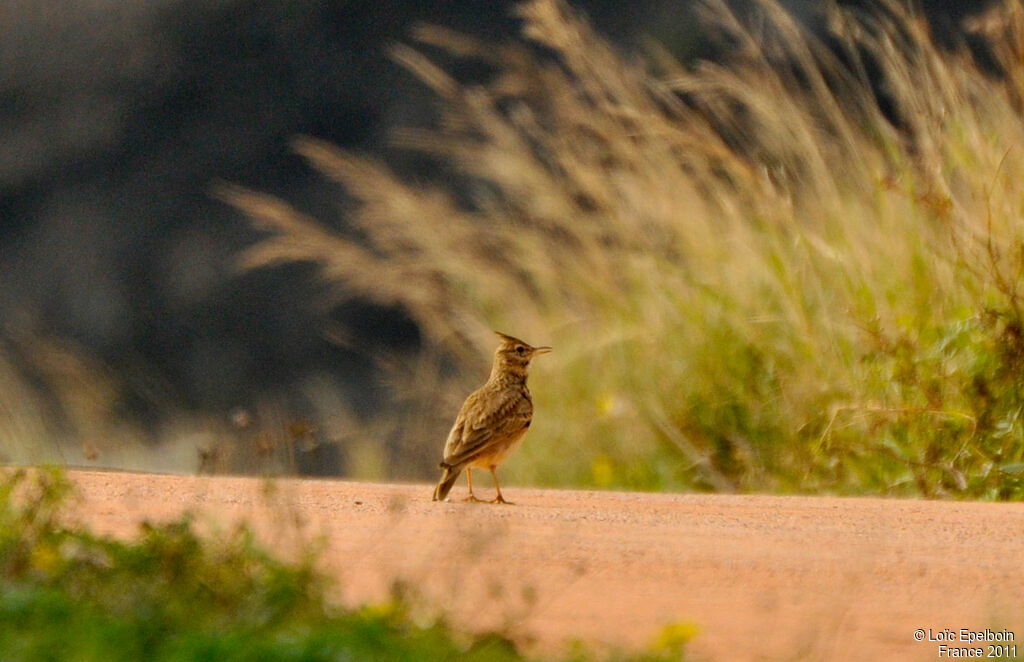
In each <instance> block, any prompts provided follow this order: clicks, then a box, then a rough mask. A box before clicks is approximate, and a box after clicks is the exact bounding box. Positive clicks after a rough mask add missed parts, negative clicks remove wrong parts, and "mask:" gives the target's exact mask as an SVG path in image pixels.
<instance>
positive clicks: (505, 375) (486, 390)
mask: <svg viewBox="0 0 1024 662" xmlns="http://www.w3.org/2000/svg"><path fill="white" fill-rule="evenodd" d="M495 333H498V332H497V331H495ZM498 337H499V338H501V345H499V346H498V349H497V350H496V351H495V352H494V366H493V367H492V368H491V376H490V378H489V379H488V380H487V383H486V384H484V385H483V386H481V387H480V388H478V389H477V390H476V391H474V392H473V393H472V394H471V395H470V396H469V397H468V398H466V402H464V403H463V405H462V409H460V410H459V415H458V416H457V417H456V418H455V425H454V426H452V431H451V432H449V433H448V441H446V442H445V445H444V460H443V461H442V462H441V468H442V469H444V474H442V476H441V480H440V481H439V482H438V484H437V488H436V489H434V501H443V500H444V498H445V497H447V496H448V492H450V491H451V489H452V485H454V484H455V481H456V479H458V477H459V474H460V473H462V469H463V467H465V469H466V477H467V478H468V479H469V500H470V501H480V499H477V498H476V496H475V495H474V494H473V473H472V471H473V468H474V467H476V468H479V469H487V470H488V471H490V472H491V476H493V477H494V489H495V490H497V492H498V496H497V498H495V499H494V500H493V501H491V503H510V502H508V501H505V499H504V498H503V497H502V496H501V487H500V486H499V485H498V475H497V474H496V473H494V470H495V469H497V468H498V465H500V464H501V463H502V461H504V459H505V458H506V457H508V455H509V453H511V452H512V451H513V450H515V448H516V447H517V446H518V445H519V442H521V441H522V440H523V436H524V435H525V434H526V431H527V429H529V427H530V421H531V420H532V419H533V399H532V398H531V397H530V389H529V388H527V386H526V376H527V373H528V372H529V369H530V361H531V360H532V359H533V357H534V356H536V355H537V354H544V353H546V352H550V351H551V348H550V347H531V346H530V345H528V344H526V343H525V342H523V341H522V340H519V339H518V338H513V337H512V336H507V335H505V334H504V333H498Z"/></svg>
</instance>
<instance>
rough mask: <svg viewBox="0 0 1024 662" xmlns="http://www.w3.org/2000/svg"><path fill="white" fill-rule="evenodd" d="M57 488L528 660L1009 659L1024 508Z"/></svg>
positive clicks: (597, 495) (131, 523)
mask: <svg viewBox="0 0 1024 662" xmlns="http://www.w3.org/2000/svg"><path fill="white" fill-rule="evenodd" d="M70 475H71V477H72V479H73V480H74V481H75V483H77V485H78V486H79V488H80V492H81V500H80V502H79V506H78V508H79V510H78V511H77V512H80V513H81V516H82V519H83V520H84V521H86V522H88V523H89V524H90V525H91V526H92V527H93V528H94V529H95V530H97V531H98V532H102V533H109V534H114V535H118V536H130V535H133V534H134V532H135V531H137V526H138V523H139V522H140V521H142V520H145V519H148V520H150V521H161V520H165V519H168V518H173V517H176V516H178V515H179V514H181V513H182V512H184V511H186V510H188V511H192V512H194V513H196V514H197V516H198V520H199V521H200V522H203V523H204V526H210V527H214V528H215V529H216V528H217V527H220V529H221V530H223V528H224V527H229V526H231V525H232V524H233V523H235V522H237V521H238V520H240V519H245V520H247V521H250V522H252V523H253V525H254V527H255V528H256V529H257V531H258V532H259V534H260V536H261V537H262V539H263V540H264V542H265V543H266V544H268V545H270V546H272V547H273V548H274V549H277V550H280V551H282V552H287V551H288V550H294V549H296V547H301V546H304V545H308V544H311V542H313V541H315V540H317V539H320V540H321V543H322V544H324V545H325V550H324V553H323V565H324V570H325V571H326V572H327V573H329V574H331V575H333V576H335V577H337V579H338V580H339V587H340V588H339V589H338V590H339V591H340V592H341V595H340V596H339V597H340V598H341V599H343V600H344V601H346V602H351V603H358V602H362V601H368V600H369V601H372V600H380V599H383V598H385V597H386V596H387V595H388V592H389V590H390V587H391V586H392V585H393V584H394V583H395V582H396V581H397V582H402V583H404V584H406V585H408V586H410V587H412V588H413V590H414V591H415V593H416V594H417V595H418V596H419V598H418V599H419V600H422V604H424V605H430V608H431V609H439V610H442V611H443V612H444V613H446V614H448V615H449V616H450V617H451V618H452V620H453V621H454V622H455V623H456V624H457V625H459V626H461V627H465V628H471V629H479V630H485V629H488V628H504V629H505V630H507V631H508V632H510V633H511V634H512V635H513V637H514V638H515V639H517V640H518V641H520V642H521V643H523V644H524V645H525V646H526V648H527V650H529V651H532V652H536V653H552V654H556V653H558V652H560V651H561V649H562V647H563V646H564V645H565V644H566V641H567V640H571V639H574V638H579V639H582V640H584V641H586V642H588V643H590V644H592V645H595V646H598V647H603V646H614V647H623V648H626V649H632V648H638V647H644V646H646V645H648V644H649V643H650V642H651V641H652V640H653V639H654V638H655V637H656V636H657V634H658V633H659V631H660V630H661V629H662V627H664V626H665V625H666V624H670V623H683V624H693V625H695V626H696V627H697V629H698V634H697V635H696V637H695V638H694V639H693V640H692V642H691V644H690V646H689V648H688V650H689V651H690V652H691V653H692V656H693V657H695V658H697V659H707V660H716V661H722V660H736V661H739V662H742V661H745V660H869V659H870V660H934V659H939V653H940V650H939V646H940V642H938V641H928V640H927V639H928V638H929V634H928V632H929V630H930V631H931V635H930V636H931V638H936V637H937V636H938V635H940V634H941V633H942V631H944V629H946V628H948V629H950V630H952V631H954V634H953V636H954V637H955V638H959V635H960V630H961V628H970V629H972V630H982V631H983V630H984V629H985V628H990V629H992V630H993V631H998V632H1002V631H1003V629H1004V628H1005V629H1007V630H1008V631H1010V632H1012V633H1013V635H1014V637H1015V639H1016V643H1017V644H1018V646H1019V649H1018V655H1019V656H1020V657H1021V658H1024V564H1022V563H1021V561H1022V557H1024V504H994V503H950V502H934V501H911V500H885V499H837V498H824V497H822V498H805V497H771V496H718V495H686V494H684V495H660V494H633V493H619V492H583V491H557V490H536V489H522V488H516V487H515V486H508V487H506V489H505V490H504V491H505V496H506V497H507V498H509V499H510V500H512V501H515V502H516V504H517V505H514V506H491V505H487V504H472V503H465V502H460V501H455V502H451V503H432V502H431V501H430V493H431V490H432V486H429V485H378V484H370V483H352V482H341V481H317V480H275V481H273V482H272V483H268V482H267V481H263V480H259V479H251V478H221V477H218V478H208V477H186V476H166V475H152V474H131V473H116V472H91V471H75V472H71V474H70ZM481 488H485V486H484V485H481V486H479V487H478V490H479V492H481V493H486V494H489V492H487V491H485V489H481ZM465 493H466V491H465V486H464V482H462V483H460V485H459V486H457V487H456V489H455V490H454V491H453V496H454V497H455V498H459V499H461V498H462V497H463V496H464V495H465ZM919 628H921V629H923V630H924V631H925V638H926V640H925V641H923V642H918V641H916V640H915V630H917V629H919ZM941 643H946V644H947V645H952V646H955V647H967V646H969V645H970V646H980V647H981V648H982V649H983V651H985V652H988V650H987V647H988V644H984V643H976V644H968V643H965V642H961V641H958V640H956V639H955V640H954V641H952V642H941Z"/></svg>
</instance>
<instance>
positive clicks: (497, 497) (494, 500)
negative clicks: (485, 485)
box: [488, 494, 516, 506]
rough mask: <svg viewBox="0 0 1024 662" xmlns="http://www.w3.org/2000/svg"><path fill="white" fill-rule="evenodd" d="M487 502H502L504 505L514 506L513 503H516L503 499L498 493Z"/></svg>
mask: <svg viewBox="0 0 1024 662" xmlns="http://www.w3.org/2000/svg"><path fill="white" fill-rule="evenodd" d="M488 503H503V504H505V505H506V506H514V505H516V504H514V503H512V502H511V501H505V497H503V496H501V495H500V494H499V495H498V496H496V497H494V499H492V500H491V501H489V502H488Z"/></svg>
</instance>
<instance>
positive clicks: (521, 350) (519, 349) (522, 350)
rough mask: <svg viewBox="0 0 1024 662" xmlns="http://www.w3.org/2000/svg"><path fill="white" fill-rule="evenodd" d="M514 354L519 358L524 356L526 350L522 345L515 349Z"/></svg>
mask: <svg viewBox="0 0 1024 662" xmlns="http://www.w3.org/2000/svg"><path fill="white" fill-rule="evenodd" d="M516 354H519V355H520V356H522V355H523V354H526V348H525V347H523V346H522V345H519V346H518V347H516Z"/></svg>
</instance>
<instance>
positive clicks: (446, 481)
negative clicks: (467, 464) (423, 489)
mask: <svg viewBox="0 0 1024 662" xmlns="http://www.w3.org/2000/svg"><path fill="white" fill-rule="evenodd" d="M441 468H442V469H444V473H443V474H441V480H440V481H438V483H437V487H435V488H434V501H444V499H445V497H446V496H448V493H449V492H451V491H452V486H453V485H455V481H456V480H458V478H459V474H460V473H462V467H453V466H451V465H448V464H444V463H443V462H442V463H441Z"/></svg>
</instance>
